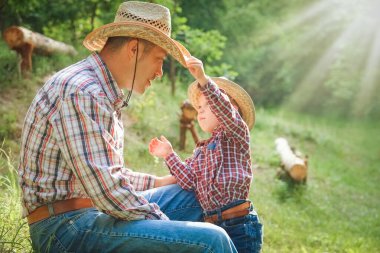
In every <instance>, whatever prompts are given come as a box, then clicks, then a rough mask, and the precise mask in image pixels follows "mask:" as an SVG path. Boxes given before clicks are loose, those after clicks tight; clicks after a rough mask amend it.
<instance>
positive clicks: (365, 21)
mask: <svg viewBox="0 0 380 253" xmlns="http://www.w3.org/2000/svg"><path fill="white" fill-rule="evenodd" d="M379 13H380V2H379V1H372V0H362V1H343V0H335V1H326V0H324V1H319V2H315V3H313V4H311V5H310V6H309V7H306V8H304V9H303V10H302V11H300V12H299V13H297V14H296V15H294V16H293V18H292V19H290V20H288V21H286V22H284V23H283V25H282V29H281V30H282V33H285V34H291V33H296V32H297V31H298V32H299V31H304V32H303V33H302V32H301V33H300V34H296V35H295V36H294V37H293V40H292V41H291V43H292V44H293V45H299V52H296V54H295V55H294V57H293V60H295V61H296V62H297V58H298V57H299V58H300V59H299V60H298V61H300V62H308V65H310V66H309V68H308V69H307V71H306V72H305V73H304V74H303V76H304V77H303V78H301V79H300V81H299V83H298V84H297V85H296V87H297V88H296V89H295V90H294V92H292V94H291V95H290V97H289V98H288V99H287V101H286V103H285V104H286V105H288V106H291V107H292V108H305V107H307V106H308V105H309V104H312V105H314V106H315V105H316V104H318V103H319V104H324V103H325V101H324V100H325V99H326V98H325V97H323V94H324V93H323V92H326V89H327V90H328V89H330V90H331V94H332V95H333V96H337V97H339V96H340V97H341V99H344V98H347V99H348V97H349V96H348V95H347V94H351V95H350V96H351V100H353V101H350V102H351V107H352V113H351V114H353V115H356V116H363V115H365V114H367V113H368V112H369V111H370V109H371V104H373V103H372V102H373V100H374V99H376V96H374V94H375V91H376V89H377V86H379V84H380V83H379V78H380V76H379V69H380V14H379ZM302 52H304V53H302ZM307 52H308V53H307ZM313 52H318V55H317V56H316V57H312V56H311V55H312V54H313ZM291 54H294V52H290V51H286V50H285V52H283V53H281V54H279V56H278V57H279V59H286V58H289V57H292V55H291ZM308 54H310V55H308ZM308 56H309V58H308V60H307V61H305V57H308ZM342 59H343V60H342ZM339 61H342V62H343V63H339ZM337 62H338V63H339V64H338V65H339V66H340V71H343V72H344V71H347V76H348V77H350V76H354V75H353V74H356V75H357V76H359V78H357V80H355V79H354V78H352V79H351V80H348V81H347V82H346V83H344V84H340V85H341V86H342V87H337V86H336V85H338V86H339V82H340V83H343V80H338V81H337V82H336V83H334V85H335V87H334V86H331V82H328V79H329V78H330V77H331V73H332V72H331V71H333V70H334V68H335V66H336V65H337V64H336V63H337ZM295 66H296V65H295ZM353 72H355V73H353ZM347 83H352V85H351V86H350V85H349V84H347ZM345 86H346V87H345ZM336 90H338V91H339V92H337V91H336ZM316 100H318V103H316V102H315V101H316Z"/></svg>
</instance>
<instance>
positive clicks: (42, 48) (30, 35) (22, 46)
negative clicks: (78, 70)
mask: <svg viewBox="0 0 380 253" xmlns="http://www.w3.org/2000/svg"><path fill="white" fill-rule="evenodd" d="M3 39H4V40H5V42H6V43H7V44H8V46H9V48H10V49H12V50H15V51H16V52H17V53H19V54H20V55H21V62H20V67H21V73H22V74H23V76H25V74H26V73H27V72H29V71H31V70H32V54H33V52H35V53H36V54H41V55H51V54H53V53H63V54H70V55H75V54H76V53H77V52H76V50H75V49H74V47H73V46H71V45H67V44H65V43H63V42H60V41H56V40H53V39H51V38H48V37H46V36H44V35H42V34H40V33H36V32H33V31H30V30H28V29H26V28H24V27H21V26H11V27H9V28H7V29H6V30H5V31H4V32H3Z"/></svg>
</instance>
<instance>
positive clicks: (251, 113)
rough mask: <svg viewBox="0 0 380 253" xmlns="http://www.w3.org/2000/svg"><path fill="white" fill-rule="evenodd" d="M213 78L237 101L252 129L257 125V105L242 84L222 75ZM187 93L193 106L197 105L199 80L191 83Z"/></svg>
mask: <svg viewBox="0 0 380 253" xmlns="http://www.w3.org/2000/svg"><path fill="white" fill-rule="evenodd" d="M211 80H212V81H214V82H215V83H216V84H217V85H218V87H219V88H221V89H223V90H224V91H225V92H226V93H227V94H228V95H229V96H230V97H232V98H233V99H234V100H235V101H236V103H237V104H238V106H239V108H240V110H241V113H242V118H243V120H244V122H245V123H246V124H247V125H248V128H249V129H250V130H251V129H252V128H253V126H254V125H255V120H256V113H255V105H254V104H253V101H252V98H251V96H250V95H249V94H248V93H247V92H246V91H245V90H244V89H243V88H242V87H241V86H240V85H238V84H236V83H234V82H232V81H230V80H227V79H224V78H221V77H211ZM187 94H188V97H189V100H190V103H191V104H192V105H193V106H196V101H197V97H198V96H199V95H200V90H199V88H198V82H197V81H195V82H193V83H192V84H190V86H189V88H188V90H187Z"/></svg>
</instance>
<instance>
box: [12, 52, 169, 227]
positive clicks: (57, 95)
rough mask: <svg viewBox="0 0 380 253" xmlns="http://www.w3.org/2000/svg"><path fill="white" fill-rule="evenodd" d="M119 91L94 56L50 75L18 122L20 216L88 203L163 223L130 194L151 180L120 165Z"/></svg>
mask: <svg viewBox="0 0 380 253" xmlns="http://www.w3.org/2000/svg"><path fill="white" fill-rule="evenodd" d="M123 98H124V95H123V92H122V90H121V89H119V88H118V86H117V84H116V82H115V80H114V79H113V77H112V75H111V73H110V72H109V70H108V69H107V67H106V65H105V64H104V62H103V61H102V60H101V58H100V56H99V55H98V54H96V53H94V54H92V55H90V56H89V57H88V58H87V59H84V60H82V61H80V62H78V63H76V64H74V65H72V66H70V67H68V68H66V69H64V70H62V71H60V72H58V73H57V74H55V75H54V76H53V77H52V78H51V79H50V80H49V81H47V82H46V83H45V85H44V86H43V87H42V88H41V90H39V91H38V93H37V95H36V97H35V98H34V100H33V102H32V105H31V106H30V108H29V110H28V113H27V115H26V118H25V123H24V127H23V133H22V144H21V154H20V164H19V169H18V173H19V182H20V185H21V190H22V195H23V198H22V200H23V217H25V216H27V215H28V214H30V213H31V212H32V211H33V210H35V209H36V208H37V207H39V206H41V205H44V204H46V203H49V202H55V201H58V200H64V199H71V198H91V199H92V202H93V203H94V205H95V206H96V207H97V208H98V209H99V210H101V211H103V212H105V213H107V214H110V215H112V216H114V217H117V218H120V219H123V220H141V219H168V218H167V217H166V215H165V214H163V213H162V212H161V210H160V209H159V207H158V205H156V204H154V203H148V201H147V200H146V199H145V198H144V197H142V196H140V195H139V194H138V193H136V191H142V190H146V189H149V188H152V187H153V186H154V178H153V177H152V176H150V175H147V174H143V173H137V172H133V171H131V170H129V169H127V168H125V167H124V159H123V142H124V139H123V136H124V133H123V131H124V130H123V123H122V121H121V108H122V106H123Z"/></svg>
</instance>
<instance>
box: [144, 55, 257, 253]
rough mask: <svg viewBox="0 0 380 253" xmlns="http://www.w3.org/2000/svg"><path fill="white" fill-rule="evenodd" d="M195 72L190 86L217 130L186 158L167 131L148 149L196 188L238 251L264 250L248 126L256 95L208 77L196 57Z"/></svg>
mask: <svg viewBox="0 0 380 253" xmlns="http://www.w3.org/2000/svg"><path fill="white" fill-rule="evenodd" d="M187 67H188V69H189V71H190V73H191V74H192V75H193V76H194V77H195V78H196V81H195V82H194V83H192V84H191V85H190V87H189V89H188V95H189V99H190V102H191V103H192V104H193V106H194V108H195V109H196V110H197V112H198V116H197V117H198V122H199V125H200V127H201V128H202V130H203V131H205V132H208V133H211V134H212V136H211V137H210V138H209V139H207V140H204V141H201V142H199V143H198V144H197V146H196V148H195V150H194V153H193V155H192V157H190V158H188V159H186V160H185V162H182V161H181V159H180V158H179V156H178V155H177V154H176V153H175V152H174V151H173V148H172V145H171V144H170V142H169V141H168V140H167V139H166V138H165V137H164V136H161V138H160V139H158V138H155V139H152V140H151V142H150V144H149V151H150V153H151V154H152V155H154V156H157V157H161V158H164V159H165V161H166V164H167V165H168V167H169V169H170V172H171V173H172V174H173V175H174V176H175V177H176V179H177V183H178V184H179V185H180V186H181V187H182V188H183V189H185V190H194V191H195V193H196V196H197V198H198V200H199V202H200V204H201V206H202V208H203V210H204V214H205V216H204V219H205V221H206V222H211V223H214V224H216V225H218V226H220V227H222V228H224V229H225V230H226V231H227V233H228V234H229V236H230V237H231V239H232V241H233V242H234V244H235V246H236V248H237V250H238V252H259V251H260V249H261V246H262V225H261V224H260V222H259V219H258V216H257V213H256V212H255V211H254V210H253V205H252V204H251V202H250V201H249V200H247V198H248V194H249V189H250V184H251V180H252V167H251V150H250V134H249V130H250V129H251V128H252V127H253V125H254V121H255V111H254V105H253V102H252V99H251V98H250V96H249V95H248V93H247V92H245V90H244V89H243V88H241V87H240V86H239V85H237V84H235V83H233V82H232V81H229V80H227V79H223V78H208V77H207V76H206V75H205V73H204V70H203V64H202V62H201V61H200V60H198V59H196V58H195V57H191V58H189V59H188V60H187Z"/></svg>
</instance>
